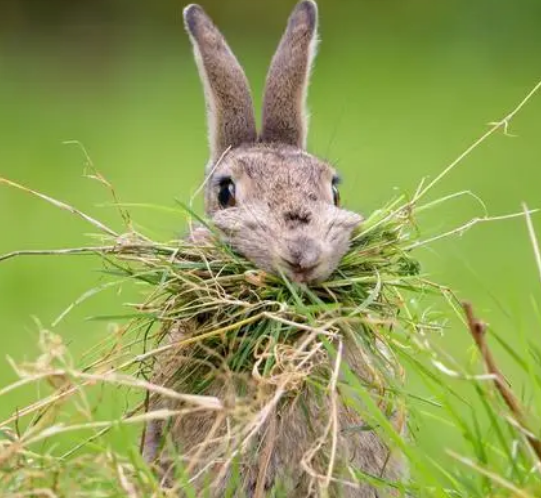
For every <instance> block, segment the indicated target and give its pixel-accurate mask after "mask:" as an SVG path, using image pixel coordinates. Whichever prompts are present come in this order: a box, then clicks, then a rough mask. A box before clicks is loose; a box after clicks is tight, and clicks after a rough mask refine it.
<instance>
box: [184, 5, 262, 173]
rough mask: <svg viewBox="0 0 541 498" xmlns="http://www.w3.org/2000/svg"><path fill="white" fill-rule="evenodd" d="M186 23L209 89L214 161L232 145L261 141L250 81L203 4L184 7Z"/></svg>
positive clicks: (207, 94)
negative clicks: (258, 137)
mask: <svg viewBox="0 0 541 498" xmlns="http://www.w3.org/2000/svg"><path fill="white" fill-rule="evenodd" d="M184 23H185V25H186V30H187V31H188V34H189V35H190V39H191V41H192V44H193V48H194V55H195V60H196V63H197V67H198V69H199V74H200V76H201V80H202V82H203V86H204V89H205V100H206V106H207V121H208V128H209V145H210V154H211V161H212V162H213V163H214V162H216V161H217V160H218V159H219V158H220V156H221V155H222V153H223V152H224V151H225V150H227V148H228V147H236V146H238V145H240V144H243V143H253V142H255V141H256V140H257V132H256V125H255V118H254V110H253V104H252V96H251V94H250V89H249V87H248V81H247V79H246V76H245V74H244V71H243V70H242V68H241V66H240V64H239V62H238V61H237V59H236V58H235V56H234V55H233V52H231V49H230V48H229V46H228V45H227V42H226V41H225V39H224V37H223V36H222V34H221V33H220V31H218V28H216V26H215V25H214V24H213V22H212V21H211V20H210V18H209V17H208V16H207V14H206V13H205V11H204V10H203V9H202V8H201V7H200V6H199V5H188V7H186V8H185V9H184Z"/></svg>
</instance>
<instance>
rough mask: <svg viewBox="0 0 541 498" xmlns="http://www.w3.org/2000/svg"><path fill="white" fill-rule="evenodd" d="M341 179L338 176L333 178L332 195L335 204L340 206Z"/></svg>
mask: <svg viewBox="0 0 541 498" xmlns="http://www.w3.org/2000/svg"><path fill="white" fill-rule="evenodd" d="M339 183H340V179H339V178H338V177H335V178H333V180H332V196H333V201H334V205H335V206H340V192H339V191H338V184H339Z"/></svg>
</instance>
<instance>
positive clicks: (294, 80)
mask: <svg viewBox="0 0 541 498" xmlns="http://www.w3.org/2000/svg"><path fill="white" fill-rule="evenodd" d="M316 44H317V5H316V3H315V2H314V1H313V0H303V1H301V2H299V3H298V4H297V6H296V7H295V9H294V10H293V13H292V14H291V16H290V17H289V21H288V24H287V29H286V31H285V33H284V35H283V36H282V40H281V41H280V45H279V46H278V49H277V51H276V53H275V54H274V57H273V59H272V63H271V67H270V69H269V73H268V75H267V83H266V87H265V97H264V100H263V130H262V132H261V141H263V142H278V143H284V144H289V145H294V146H296V147H300V148H302V149H304V148H305V147H306V135H307V132H308V130H307V128H308V116H307V112H306V94H307V90H308V79H309V76H310V69H311V66H312V61H313V59H314V55H315V51H316Z"/></svg>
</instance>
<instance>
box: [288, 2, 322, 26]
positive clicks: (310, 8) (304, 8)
mask: <svg viewBox="0 0 541 498" xmlns="http://www.w3.org/2000/svg"><path fill="white" fill-rule="evenodd" d="M299 13H303V14H304V15H305V16H306V19H307V22H308V25H309V26H310V29H311V30H313V29H315V27H316V25H317V3H316V2H315V1H314V0H303V1H302V2H299V3H298V4H297V6H296V7H295V10H294V12H293V15H294V16H295V14H297V15H298V14H299Z"/></svg>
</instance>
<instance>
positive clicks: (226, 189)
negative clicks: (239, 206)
mask: <svg viewBox="0 0 541 498" xmlns="http://www.w3.org/2000/svg"><path fill="white" fill-rule="evenodd" d="M218 202H219V203H220V206H221V207H222V208H224V209H225V208H228V207H233V206H234V205H235V184H234V183H233V180H231V178H224V179H223V180H222V181H221V182H220V191H219V193H218Z"/></svg>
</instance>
